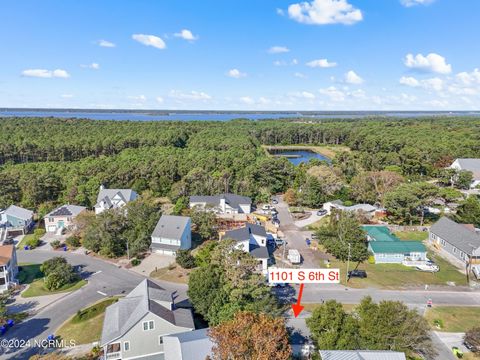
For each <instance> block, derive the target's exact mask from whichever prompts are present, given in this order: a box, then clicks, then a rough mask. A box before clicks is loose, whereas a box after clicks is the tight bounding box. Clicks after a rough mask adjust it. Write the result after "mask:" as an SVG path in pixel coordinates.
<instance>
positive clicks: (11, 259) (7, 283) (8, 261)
mask: <svg viewBox="0 0 480 360" xmlns="http://www.w3.org/2000/svg"><path fill="white" fill-rule="evenodd" d="M17 275H18V265H17V251H16V250H15V246H14V245H2V246H0V292H4V291H7V290H8V289H9V288H10V287H12V286H13V285H15V284H17V282H18V281H17Z"/></svg>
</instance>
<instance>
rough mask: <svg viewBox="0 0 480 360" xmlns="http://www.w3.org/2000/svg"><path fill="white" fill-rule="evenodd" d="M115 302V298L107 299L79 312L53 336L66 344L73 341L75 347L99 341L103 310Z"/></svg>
mask: <svg viewBox="0 0 480 360" xmlns="http://www.w3.org/2000/svg"><path fill="white" fill-rule="evenodd" d="M117 301H118V298H117V297H113V298H108V299H105V300H102V301H100V302H98V303H96V304H94V305H92V306H90V307H88V308H86V309H83V310H81V311H79V312H78V313H77V314H76V315H75V316H73V317H71V318H70V319H69V320H67V321H66V322H65V323H64V324H63V325H62V326H61V327H60V328H59V329H58V330H57V331H56V332H55V334H56V335H58V336H60V337H61V338H62V340H65V341H66V342H67V343H68V342H69V341H75V344H76V345H79V344H90V343H92V342H94V341H98V340H100V337H101V334H102V327H103V319H104V317H105V309H106V308H107V306H109V305H111V304H113V303H115V302H117Z"/></svg>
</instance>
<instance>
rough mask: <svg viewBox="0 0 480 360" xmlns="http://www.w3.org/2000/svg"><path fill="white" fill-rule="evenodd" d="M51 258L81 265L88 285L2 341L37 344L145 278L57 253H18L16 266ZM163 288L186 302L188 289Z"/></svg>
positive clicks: (19, 353)
mask: <svg viewBox="0 0 480 360" xmlns="http://www.w3.org/2000/svg"><path fill="white" fill-rule="evenodd" d="M54 256H63V257H65V258H66V259H67V261H68V262H69V263H70V264H71V265H74V266H78V265H79V266H81V267H82V269H81V272H82V277H84V278H85V279H86V280H88V284H87V285H85V286H83V287H82V288H80V289H79V290H77V291H74V292H73V293H70V294H68V295H66V296H65V297H63V298H61V299H59V300H57V301H56V302H54V303H53V304H50V305H48V306H47V307H45V308H44V309H43V310H41V311H40V312H39V313H38V314H36V315H35V316H33V317H32V318H30V319H29V320H27V321H25V322H24V323H20V324H18V325H16V326H14V327H13V328H12V329H11V330H10V331H8V332H7V333H6V334H5V336H3V337H2V339H20V340H29V339H30V340H31V341H32V342H33V341H34V339H37V340H39V341H41V340H44V339H46V338H47V336H48V335H50V334H52V333H54V331H55V330H56V329H58V327H59V326H60V325H61V324H62V323H63V322H65V321H66V320H68V318H70V317H71V316H73V315H74V314H76V313H77V311H78V310H80V309H83V308H85V307H87V306H88V305H90V304H91V303H93V302H96V301H99V300H101V299H102V298H104V297H105V296H112V295H119V294H128V293H129V292H130V291H131V290H132V289H133V288H134V287H135V286H137V285H138V284H139V283H140V282H141V281H142V280H143V279H144V278H145V277H144V276H142V275H140V274H136V273H134V272H132V271H128V270H125V269H122V268H119V267H117V266H115V265H113V264H111V263H107V262H105V261H102V260H99V259H96V258H92V257H90V256H86V255H81V254H72V253H60V252H58V251H18V252H17V257H18V263H37V264H38V263H42V262H43V261H45V260H47V259H50V258H52V257H54ZM156 282H157V283H158V284H160V285H161V286H162V287H164V288H165V289H167V290H169V291H172V292H176V300H175V301H176V302H177V303H178V302H180V301H182V300H185V299H186V291H187V286H186V285H183V284H172V283H168V282H162V281H156ZM5 350H6V349H4V348H2V349H0V358H2V359H28V358H29V357H30V356H31V355H33V354H34V353H37V352H38V351H39V350H40V349H39V348H28V347H25V348H23V349H9V350H7V351H6V353H5Z"/></svg>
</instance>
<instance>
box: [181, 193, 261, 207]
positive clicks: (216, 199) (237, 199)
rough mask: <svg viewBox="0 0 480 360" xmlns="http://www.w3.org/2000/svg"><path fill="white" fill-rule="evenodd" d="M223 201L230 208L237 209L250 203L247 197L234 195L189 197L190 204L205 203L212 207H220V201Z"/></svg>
mask: <svg viewBox="0 0 480 360" xmlns="http://www.w3.org/2000/svg"><path fill="white" fill-rule="evenodd" d="M222 198H223V199H225V202H226V203H227V204H228V205H230V206H231V207H232V208H239V207H240V205H249V204H251V203H252V199H250V198H249V197H248V196H241V195H236V194H230V193H225V194H219V195H213V196H190V202H191V203H207V204H209V205H212V206H218V205H220V199H222Z"/></svg>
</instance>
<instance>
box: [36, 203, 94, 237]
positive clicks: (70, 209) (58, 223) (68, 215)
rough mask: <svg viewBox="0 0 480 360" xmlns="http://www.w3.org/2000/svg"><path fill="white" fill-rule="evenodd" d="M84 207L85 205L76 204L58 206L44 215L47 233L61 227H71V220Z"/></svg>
mask: <svg viewBox="0 0 480 360" xmlns="http://www.w3.org/2000/svg"><path fill="white" fill-rule="evenodd" d="M86 209H87V208H86V207H85V206H77V205H62V206H59V207H58V208H56V209H55V210H53V211H51V212H49V213H48V214H47V215H45V217H44V220H45V230H46V231H47V232H49V233H56V232H57V231H62V230H63V229H65V230H71V229H73V228H74V226H75V224H74V222H73V220H75V218H76V217H77V216H78V214H80V213H81V212H82V211H85V210H86Z"/></svg>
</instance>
